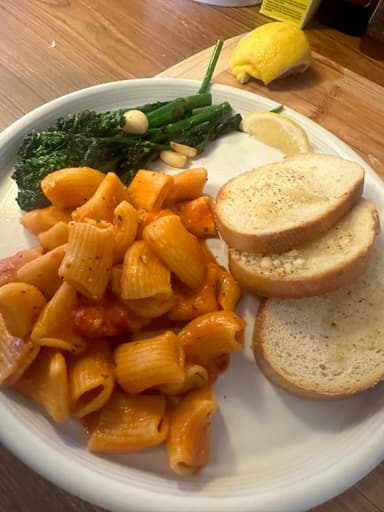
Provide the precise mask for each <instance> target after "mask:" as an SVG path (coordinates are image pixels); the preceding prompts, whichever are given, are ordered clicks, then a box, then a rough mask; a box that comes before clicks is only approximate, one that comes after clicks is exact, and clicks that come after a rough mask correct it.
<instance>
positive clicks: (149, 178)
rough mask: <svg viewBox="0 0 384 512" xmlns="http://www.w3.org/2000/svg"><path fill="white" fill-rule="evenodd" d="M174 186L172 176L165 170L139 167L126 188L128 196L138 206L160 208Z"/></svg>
mask: <svg viewBox="0 0 384 512" xmlns="http://www.w3.org/2000/svg"><path fill="white" fill-rule="evenodd" d="M171 187H172V178H171V177H170V176H168V175H167V174H164V173H163V172H154V171H148V170H146V169H139V170H138V171H137V173H136V174H135V177H134V178H133V180H132V181H131V183H130V184H129V186H128V188H127V190H126V198H127V200H128V201H129V202H130V203H132V204H133V205H134V206H135V207H136V208H144V209H145V210H160V209H161V207H162V205H163V202H164V200H165V198H166V197H167V195H168V193H169V191H170V190H171Z"/></svg>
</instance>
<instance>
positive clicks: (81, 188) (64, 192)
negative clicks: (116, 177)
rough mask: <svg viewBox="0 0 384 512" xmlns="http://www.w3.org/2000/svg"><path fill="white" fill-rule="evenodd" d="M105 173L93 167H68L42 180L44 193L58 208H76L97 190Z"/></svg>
mask: <svg viewBox="0 0 384 512" xmlns="http://www.w3.org/2000/svg"><path fill="white" fill-rule="evenodd" d="M104 177H105V175H104V174H103V173H102V172H101V171H98V170H96V169H92V168H91V167H68V168H65V169H60V170H58V171H54V172H51V173H50V174H48V176H46V177H45V178H43V179H42V180H41V189H42V191H43V192H44V195H45V196H46V197H47V198H48V199H49V200H50V201H51V203H52V205H53V206H56V207H58V208H68V209H69V208H70V209H72V208H76V206H80V205H82V204H83V203H85V202H86V201H88V199H90V198H91V197H92V196H93V194H94V193H95V192H96V190H97V188H98V187H99V185H100V183H101V182H102V181H103V180H104Z"/></svg>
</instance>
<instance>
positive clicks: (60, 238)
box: [37, 220, 68, 251]
mask: <svg viewBox="0 0 384 512" xmlns="http://www.w3.org/2000/svg"><path fill="white" fill-rule="evenodd" d="M37 237H38V239H39V242H40V244H41V246H42V248H43V249H44V251H51V250H52V249H54V248H55V247H58V246H59V245H64V244H66V243H67V242H68V223H67V222H63V221H62V220H60V221H59V222H58V223H57V224H55V225H54V226H52V227H51V228H49V229H47V231H42V232H41V233H39V234H38V236H37Z"/></svg>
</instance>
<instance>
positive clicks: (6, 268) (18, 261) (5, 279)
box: [0, 247, 43, 286]
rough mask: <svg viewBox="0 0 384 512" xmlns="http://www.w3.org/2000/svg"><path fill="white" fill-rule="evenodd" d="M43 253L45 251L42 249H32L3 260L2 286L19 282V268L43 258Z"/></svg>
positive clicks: (0, 282)
mask: <svg viewBox="0 0 384 512" xmlns="http://www.w3.org/2000/svg"><path fill="white" fill-rule="evenodd" d="M42 253H43V250H42V248H41V247H33V248H32V249H26V250H23V251H18V252H17V253H16V254H13V255H12V256H8V257H7V258H3V259H1V260H0V286H3V284H7V283H12V282H15V281H17V271H18V270H19V268H20V267H22V266H23V265H25V264H26V263H28V262H29V261H32V260H33V259H35V258H37V257H38V256H41V254H42Z"/></svg>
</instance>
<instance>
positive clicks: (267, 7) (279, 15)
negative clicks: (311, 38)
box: [260, 0, 321, 28]
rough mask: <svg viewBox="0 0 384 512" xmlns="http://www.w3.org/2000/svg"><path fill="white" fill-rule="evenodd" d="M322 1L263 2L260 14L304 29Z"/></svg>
mask: <svg viewBox="0 0 384 512" xmlns="http://www.w3.org/2000/svg"><path fill="white" fill-rule="evenodd" d="M320 1H321V0H263V3H262V5H261V8H260V13H261V14H264V15H265V16H268V17H269V18H272V19H274V20H279V21H291V22H292V23H294V24H295V25H297V26H299V27H300V28H303V27H304V26H305V25H306V24H307V23H308V21H309V20H310V19H311V17H312V16H313V14H314V13H315V11H316V9H317V7H318V6H319V5H320Z"/></svg>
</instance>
